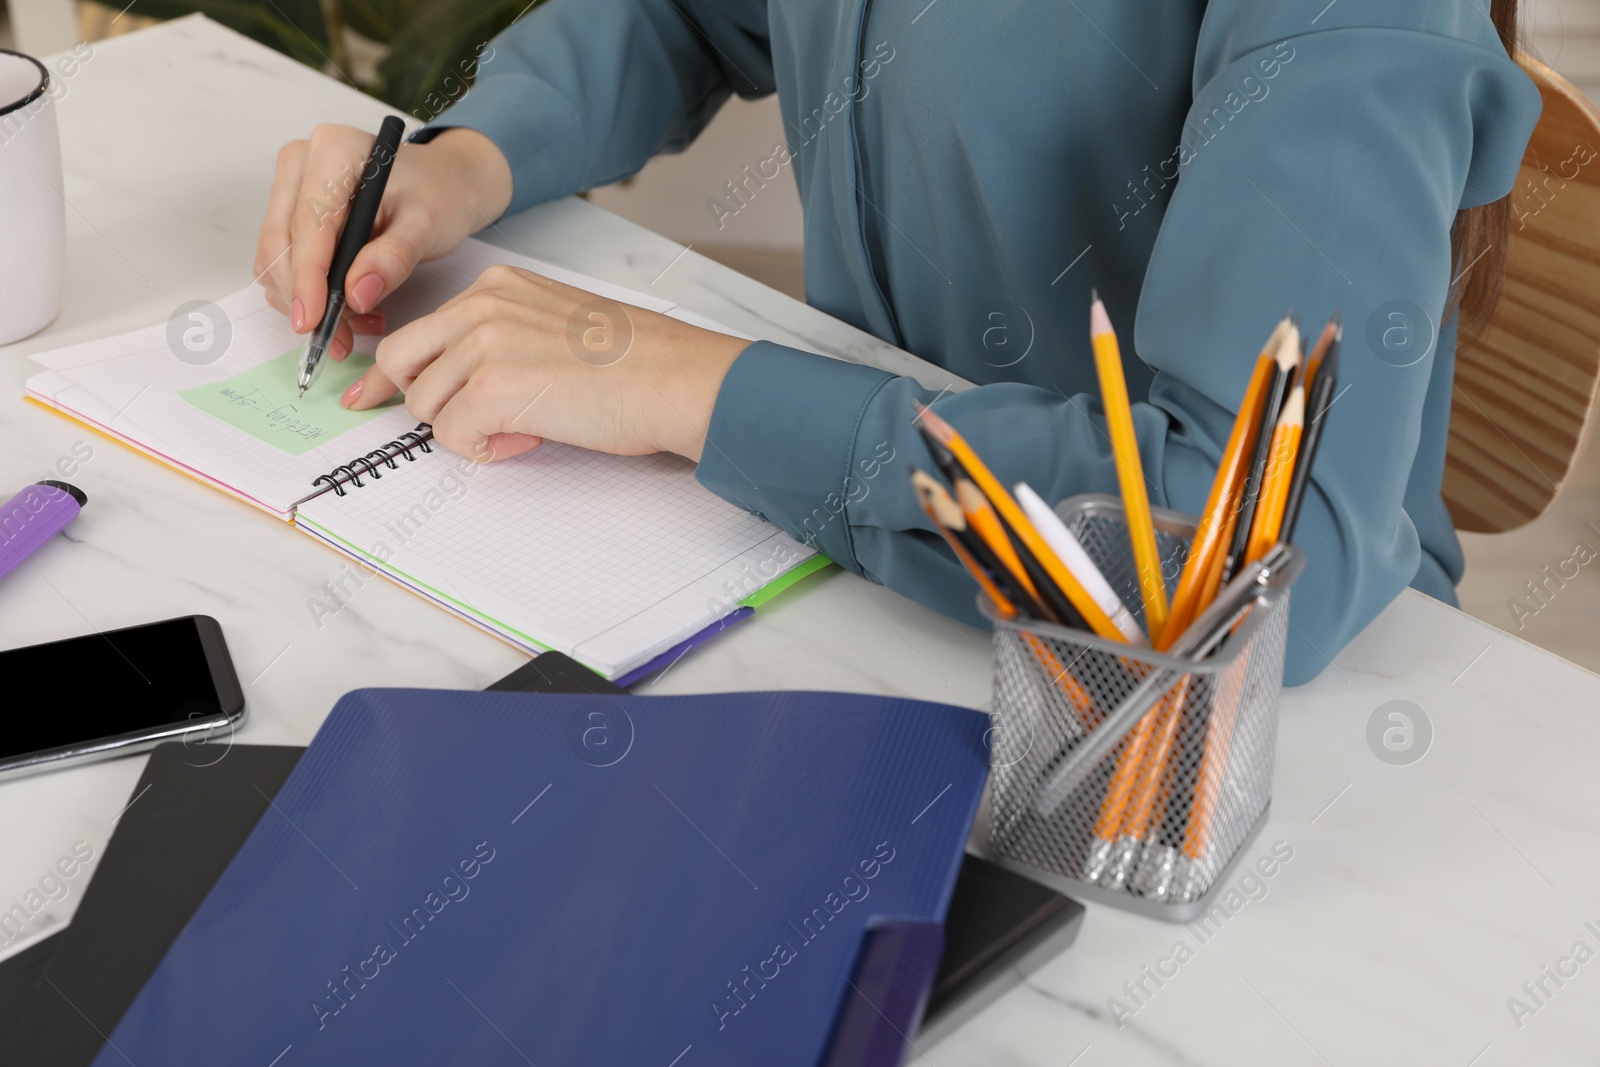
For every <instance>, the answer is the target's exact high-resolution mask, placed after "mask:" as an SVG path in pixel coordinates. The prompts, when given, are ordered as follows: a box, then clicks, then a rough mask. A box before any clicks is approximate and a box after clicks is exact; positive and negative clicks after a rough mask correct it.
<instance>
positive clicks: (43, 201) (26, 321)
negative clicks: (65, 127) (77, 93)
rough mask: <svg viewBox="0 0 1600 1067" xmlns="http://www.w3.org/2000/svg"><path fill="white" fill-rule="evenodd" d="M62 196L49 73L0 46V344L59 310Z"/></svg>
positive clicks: (43, 323) (42, 325)
mask: <svg viewBox="0 0 1600 1067" xmlns="http://www.w3.org/2000/svg"><path fill="white" fill-rule="evenodd" d="M63 191H64V190H63V189H62V184H61V138H60V135H59V133H58V132H57V130H56V108H55V100H54V99H53V98H52V94H51V91H50V72H49V71H48V70H46V69H45V66H44V64H43V63H40V62H39V61H38V60H37V59H34V58H33V57H32V56H25V55H23V54H22V53H20V52H10V51H7V50H5V49H3V48H0V345H3V344H8V343H10V342H12V341H17V340H21V339H22V338H24V337H27V336H29V335H31V334H35V333H38V332H39V331H40V330H42V329H44V328H45V327H46V326H48V325H50V323H51V321H52V320H53V319H54V318H55V317H56V313H57V312H58V311H60V310H61V285H62V263H63V260H64V258H65V248H66V239H67V238H66V228H67V222H66V202H65V201H64V200H62V193H63Z"/></svg>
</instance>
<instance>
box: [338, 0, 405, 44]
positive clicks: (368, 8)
mask: <svg viewBox="0 0 1600 1067" xmlns="http://www.w3.org/2000/svg"><path fill="white" fill-rule="evenodd" d="M336 2H337V3H338V6H339V17H340V18H342V19H343V20H344V24H345V25H346V26H348V27H350V28H351V29H352V30H355V31H356V32H357V33H359V34H361V36H363V37H366V38H369V39H371V40H374V41H377V42H379V43H380V44H388V43H389V42H390V41H392V40H394V36H395V34H397V33H399V32H400V29H401V27H403V26H404V25H405V24H406V23H407V22H409V21H410V20H411V17H412V16H413V15H414V14H415V13H416V10H417V8H418V7H419V6H421V3H422V0H336Z"/></svg>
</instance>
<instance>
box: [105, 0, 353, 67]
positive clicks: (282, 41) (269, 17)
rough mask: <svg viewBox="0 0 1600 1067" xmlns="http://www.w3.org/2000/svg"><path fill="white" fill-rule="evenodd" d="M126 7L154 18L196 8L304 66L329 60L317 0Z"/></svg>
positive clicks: (151, 2) (156, 2) (140, 1)
mask: <svg viewBox="0 0 1600 1067" xmlns="http://www.w3.org/2000/svg"><path fill="white" fill-rule="evenodd" d="M129 10H130V11H131V12H132V13H133V14H135V15H144V16H146V17H148V18H157V19H172V18H178V17H179V16H182V15H189V14H193V13H194V12H196V11H198V12H200V13H201V14H203V15H205V16H206V17H207V18H211V19H214V20H216V21H217V22H220V23H222V25H224V26H227V27H228V28H229V29H232V30H237V31H238V32H240V33H242V34H244V35H245V36H246V37H249V38H250V39H251V40H254V41H260V42H261V43H262V44H264V45H266V46H267V47H268V48H272V49H275V50H277V51H279V52H282V53H284V54H285V55H287V56H291V57H292V58H294V59H297V60H299V61H300V62H302V63H305V64H306V65H307V66H311V67H315V68H317V69H318V70H321V69H323V68H324V67H325V66H327V65H328V64H329V63H330V62H331V61H330V60H329V58H328V56H329V48H328V27H327V23H325V22H324V21H323V18H322V7H321V4H320V3H319V2H318V0H134V3H133V5H132V6H131V7H130V8H129Z"/></svg>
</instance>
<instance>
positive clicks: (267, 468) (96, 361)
mask: <svg viewBox="0 0 1600 1067" xmlns="http://www.w3.org/2000/svg"><path fill="white" fill-rule="evenodd" d="M496 263H513V264H516V265H519V266H524V267H527V268H529V269H533V270H538V271H540V272H541V273H546V274H548V275H549V276H551V277H554V278H558V279H559V280H561V281H564V282H567V283H569V284H573V285H578V286H581V287H584V288H587V289H589V290H591V291H594V292H597V293H601V294H602V295H605V296H608V297H611V298H612V299H617V300H622V301H626V302H629V303H633V304H635V305H636V306H640V307H646V308H648V309H650V310H653V311H669V310H671V309H672V306H673V305H672V304H671V303H670V302H669V301H665V300H661V299H659V298H656V297H652V296H648V295H646V294H644V293H637V292H634V291H633V290H628V289H624V288H622V287H619V286H612V285H610V284H609V283H606V282H602V281H600V280H598V279H593V278H585V277H583V276H582V275H576V274H573V273H572V272H570V271H566V270H563V269H561V268H558V267H554V266H552V265H550V264H546V263H542V262H540V261H537V260H532V259H528V258H527V257H524V256H520V255H518V254H516V253H513V252H505V251H502V250H500V249H498V248H495V247H494V246H492V245H488V244H484V243H483V242H481V241H472V240H469V241H466V242H464V243H463V244H462V245H461V247H459V248H457V249H456V250H455V251H454V252H451V253H450V254H449V255H447V256H445V257H443V258H441V259H438V260H435V261H434V262H432V263H426V264H423V265H422V266H421V267H419V268H418V269H417V271H416V273H415V274H413V275H412V277H411V278H410V279H409V280H408V281H407V282H406V284H405V285H403V286H401V288H400V289H399V290H398V291H397V292H396V293H395V294H394V296H392V297H390V298H389V299H388V300H385V301H384V304H383V306H384V309H385V311H386V313H387V321H388V325H389V327H390V328H391V329H397V328H399V327H400V326H403V325H405V324H406V323H408V322H411V321H412V320H414V319H416V318H418V317H420V316H421V315H424V314H427V313H428V312H431V311H432V310H434V309H435V308H437V307H438V306H439V305H440V304H442V303H444V302H445V301H446V300H448V299H449V298H450V297H452V296H454V295H456V294H457V293H459V292H460V291H461V290H463V289H465V288H467V287H468V286H469V285H471V284H472V282H473V281H474V280H476V279H477V277H478V276H479V275H480V274H482V273H483V271H484V270H486V269H488V267H490V266H492V265H493V264H496ZM217 305H218V306H219V307H220V308H221V309H222V311H223V312H224V314H225V315H226V316H227V317H228V320H229V322H230V323H231V326H232V330H233V339H232V342H231V344H230V345H229V347H228V351H227V353H226V354H225V355H224V356H223V357H222V358H221V359H219V360H217V361H216V362H214V363H210V364H206V365H203V366H196V365H192V364H190V363H186V362H184V361H183V360H180V359H178V358H177V357H176V356H174V355H173V353H172V351H171V350H170V349H169V348H168V345H167V327H166V324H165V323H161V324H159V325H156V326H149V327H145V328H144V329H140V330H135V331H132V332H130V333H125V334H121V335H119V336H116V337H110V338H105V339H102V340H97V341H89V342H85V343H83V344H79V345H73V346H71V347H69V348H63V349H58V350H56V351H54V352H47V353H43V354H40V355H38V356H35V357H34V359H35V361H36V362H38V363H40V364H42V365H43V366H45V367H48V368H50V369H51V370H52V371H53V372H54V374H44V375H37V376H35V377H34V378H30V379H29V382H28V388H29V391H30V392H31V393H33V394H34V395H35V396H37V397H38V398H39V399H41V400H43V401H45V402H46V403H48V404H50V405H51V406H54V407H58V408H61V409H63V410H65V411H66V412H67V413H68V414H71V415H74V416H75V417H78V418H80V419H82V420H84V421H86V422H90V423H93V424H95V425H98V426H101V427H103V428H105V429H107V430H108V431H109V432H111V433H112V434H113V436H116V437H119V438H121V439H122V440H125V441H127V442H129V443H131V444H133V445H134V446H135V447H139V448H143V449H145V450H147V451H149V452H153V453H155V454H156V455H157V456H158V457H160V458H163V459H165V460H167V461H169V462H172V463H174V464H176V465H177V466H180V467H184V468H187V469H189V470H191V471H193V472H195V473H198V474H200V475H201V476H202V477H206V478H208V479H210V480H212V481H214V482H217V483H219V484H220V485H221V486H222V487H223V488H225V489H228V490H230V491H232V492H235V493H237V494H238V495H241V496H243V497H245V498H246V499H247V500H250V501H251V502H253V503H256V504H258V505H260V506H262V507H264V508H266V509H268V510H269V511H273V512H275V513H278V514H287V513H288V512H290V511H292V510H293V508H294V505H295V504H296V503H298V502H299V501H301V500H304V499H305V498H307V497H308V496H310V495H312V494H313V493H314V492H316V491H317V490H314V489H313V488H312V484H311V483H312V481H313V479H315V478H316V477H318V476H319V475H321V474H325V473H327V472H329V471H331V470H333V468H335V467H337V466H339V465H341V464H346V463H349V462H350V461H351V460H353V459H355V458H356V457H357V456H360V455H363V454H365V453H367V452H370V451H372V450H374V449H378V448H381V447H383V445H385V444H386V443H387V442H389V441H391V440H393V439H394V438H395V437H397V436H398V435H399V434H400V433H403V432H404V431H406V430H410V429H411V428H412V427H413V426H415V425H416V420H415V419H412V418H411V417H410V416H408V415H407V414H406V412H405V410H404V408H403V407H402V406H400V405H396V406H395V407H393V408H388V409H384V410H383V411H382V412H381V413H379V414H378V415H375V416H374V417H373V418H372V420H371V421H370V422H367V423H364V424H363V425H361V426H357V427H355V428H354V429H351V430H347V431H345V432H344V433H342V434H338V435H335V436H332V437H329V438H327V439H325V440H323V441H319V442H317V443H316V444H315V445H314V446H313V447H312V448H311V449H310V450H309V451H307V452H306V453H305V454H304V455H302V456H298V457H297V456H292V455H288V454H286V453H285V452H283V451H282V450H280V449H279V448H277V447H276V446H274V445H271V444H268V443H267V442H264V441H262V440H260V439H258V438H255V437H253V436H251V435H250V434H248V433H245V432H244V431H242V430H239V429H237V428H235V427H233V426H230V425H228V424H227V423H225V422H223V421H222V420H220V419H218V418H217V417H216V416H214V415H211V414H208V413H206V412H203V411H199V410H197V409H196V408H195V407H194V406H193V405H192V404H190V403H189V402H188V401H186V400H184V399H182V398H181V397H180V396H179V395H178V394H179V393H181V392H182V391H184V390H186V389H193V388H196V387H199V386H205V385H210V384H212V383H216V382H222V381H225V380H227V379H228V378H231V377H233V376H234V375H236V374H238V373H240V372H241V371H244V370H247V369H249V368H250V367H254V366H258V365H259V364H262V363H265V362H267V361H269V360H271V359H273V358H274V357H277V356H279V355H281V354H282V353H283V352H285V351H286V350H288V349H291V348H294V347H297V346H299V345H302V344H303V343H304V341H305V338H304V337H303V336H301V335H297V334H295V333H294V332H293V331H291V330H290V329H289V325H288V322H287V321H286V320H285V319H284V317H283V316H282V315H279V314H278V313H277V312H275V311H273V310H272V309H271V308H270V307H269V306H268V305H267V302H266V297H265V295H264V294H263V292H262V290H261V289H259V288H257V287H255V286H251V287H250V288H247V289H242V290H240V291H238V292H236V293H233V294H231V295H230V296H227V297H224V298H223V299H222V300H219V301H217ZM376 345H377V338H370V337H361V338H358V339H357V348H358V349H359V350H361V351H364V352H371V351H372V350H373V349H374V348H375V347H376ZM315 387H316V386H313V388H315ZM294 399H295V398H294V394H293V391H292V390H290V391H288V393H287V395H286V396H285V397H284V398H283V403H285V404H292V403H293V401H294ZM274 402H275V403H276V402H277V401H274Z"/></svg>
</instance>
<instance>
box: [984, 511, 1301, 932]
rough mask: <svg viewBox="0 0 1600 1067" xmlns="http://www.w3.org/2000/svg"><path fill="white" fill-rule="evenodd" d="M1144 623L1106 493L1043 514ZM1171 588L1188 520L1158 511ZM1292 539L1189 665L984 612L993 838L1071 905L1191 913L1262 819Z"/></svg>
mask: <svg viewBox="0 0 1600 1067" xmlns="http://www.w3.org/2000/svg"><path fill="white" fill-rule="evenodd" d="M1057 514H1059V515H1060V516H1061V518H1062V520H1063V521H1064V522H1065V523H1066V525H1067V528H1068V529H1070V530H1072V532H1073V533H1074V534H1075V535H1077V537H1078V540H1079V541H1081V542H1082V543H1083V547H1084V549H1085V550H1086V551H1087V552H1088V554H1089V556H1090V558H1092V559H1093V560H1094V562H1095V564H1096V565H1097V566H1098V567H1099V568H1100V570H1101V573H1102V574H1104V576H1105V578H1106V580H1107V581H1108V582H1109V583H1110V584H1111V587H1112V588H1113V589H1115V590H1116V591H1117V592H1118V594H1119V595H1120V596H1121V597H1122V599H1123V602H1124V603H1125V604H1126V605H1127V606H1128V608H1129V610H1130V611H1131V612H1133V613H1134V615H1135V616H1136V617H1139V618H1140V621H1141V623H1142V622H1143V606H1142V604H1141V602H1140V597H1139V593H1138V586H1137V578H1136V576H1137V571H1136V568H1135V564H1134V560H1133V557H1132V554H1131V552H1130V550H1129V545H1128V532H1127V525H1126V523H1125V521H1124V518H1123V512H1122V506H1121V503H1120V502H1119V501H1116V500H1115V499H1113V498H1111V497H1106V496H1077V497H1073V498H1072V499H1070V500H1067V501H1065V502H1064V503H1062V504H1061V505H1060V506H1059V507H1058V508H1057ZM1154 519H1155V527H1156V536H1157V542H1158V548H1159V550H1160V554H1161V559H1162V561H1163V570H1164V571H1165V572H1166V573H1167V575H1168V583H1167V584H1168V589H1169V593H1170V591H1171V589H1172V586H1173V585H1174V584H1175V581H1176V577H1177V572H1178V570H1179V568H1180V567H1181V565H1182V563H1183V561H1184V559H1185V558H1186V555H1187V551H1188V547H1189V539H1190V537H1192V536H1193V534H1194V529H1195V520H1194V519H1192V518H1191V517H1188V516H1185V515H1180V514H1178V513H1176V512H1171V511H1165V510H1162V509H1154ZM1303 566H1304V557H1303V556H1302V555H1300V553H1299V552H1298V550H1296V549H1293V548H1291V549H1290V550H1289V563H1288V564H1287V565H1286V566H1283V567H1281V568H1279V569H1278V570H1277V571H1276V572H1275V573H1274V574H1273V575H1272V576H1271V577H1270V578H1269V579H1268V580H1267V581H1266V582H1265V583H1264V584H1263V585H1262V586H1261V587H1260V588H1259V589H1258V590H1257V592H1256V594H1255V599H1254V600H1253V602H1252V606H1251V608H1250V611H1249V613H1248V614H1247V615H1245V616H1244V618H1243V620H1242V621H1240V622H1238V623H1237V624H1236V625H1235V626H1234V627H1233V628H1232V629H1231V630H1229V629H1228V628H1225V627H1223V628H1218V631H1217V632H1218V633H1221V634H1225V636H1224V637H1222V638H1221V641H1220V643H1219V644H1217V646H1216V647H1215V648H1214V649H1213V650H1212V652H1211V654H1209V655H1207V656H1206V657H1205V658H1203V659H1201V660H1198V661H1196V660H1191V659H1182V658H1177V657H1173V656H1170V655H1164V654H1160V653H1156V652H1154V651H1152V650H1150V649H1147V648H1146V649H1138V648H1134V647H1132V646H1129V645H1126V644H1120V643H1117V642H1113V641H1108V640H1104V639H1102V638H1100V637H1097V636H1095V635H1094V634H1091V633H1088V632H1086V631H1083V630H1076V629H1068V628H1064V627H1059V626H1053V625H1050V624H1048V623H1038V622H1032V621H1029V622H1021V621H1011V620H1006V619H1001V618H998V617H997V616H996V614H995V612H994V610H993V608H992V606H991V605H990V604H989V603H988V601H987V599H986V598H982V597H980V607H981V608H982V610H983V611H984V613H985V614H986V615H987V616H988V617H989V618H990V619H991V620H992V621H993V622H994V704H993V711H992V714H993V718H994V732H993V734H992V738H993V741H992V749H991V763H992V773H991V786H990V788H991V795H990V819H991V826H990V849H991V852H992V853H993V855H994V856H995V858H996V859H998V860H999V861H1000V862H1001V863H1003V864H1005V865H1007V866H1010V867H1012V868H1014V869H1017V870H1019V871H1021V872H1022V873H1025V874H1027V875H1028V876H1029V877H1032V878H1034V879H1036V880H1038V881H1041V882H1044V883H1045V884H1048V885H1051V886H1053V887H1055V888H1058V889H1060V890H1062V891H1064V892H1067V893H1070V894H1072V895H1075V896H1078V897H1080V898H1082V899H1089V900H1096V901H1099V902H1101V903H1106V904H1110V905H1112V906H1114V907H1120V908H1124V909H1126V910H1129V911H1135V912H1139V913H1141V914H1144V915H1150V916H1154V917H1157V918H1163V919H1168V920H1171V921H1174V922H1184V921H1187V920H1188V919H1191V918H1193V917H1194V916H1195V915H1198V914H1199V913H1200V912H1202V911H1203V910H1205V908H1206V907H1208V906H1209V904H1210V898H1211V897H1212V896H1213V895H1214V894H1215V892H1216V891H1217V890H1219V889H1220V888H1221V886H1222V884H1223V881H1224V877H1225V876H1226V874H1227V872H1228V870H1229V868H1230V866H1231V865H1232V862H1233V860H1234V859H1235V858H1236V857H1237V856H1238V855H1239V854H1240V852H1242V851H1243V849H1244V846H1245V845H1246V844H1247V843H1248V842H1249V841H1250V839H1251V838H1252V837H1253V836H1254V835H1255V833H1256V831H1257V830H1259V829H1260V827H1261V825H1262V824H1263V823H1264V822H1265V821H1266V817H1267V809H1268V807H1269V805H1270V802H1271V799H1272V767H1273V752H1274V748H1275V745H1276V739H1277V721H1278V700H1279V694H1280V689H1281V680H1282V677H1283V656H1284V639H1285V635H1286V633H1287V630H1288V624H1289V586H1290V585H1291V584H1292V583H1293V581H1294V579H1295V577H1297V576H1298V574H1299V571H1300V570H1301V569H1302V568H1303Z"/></svg>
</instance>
